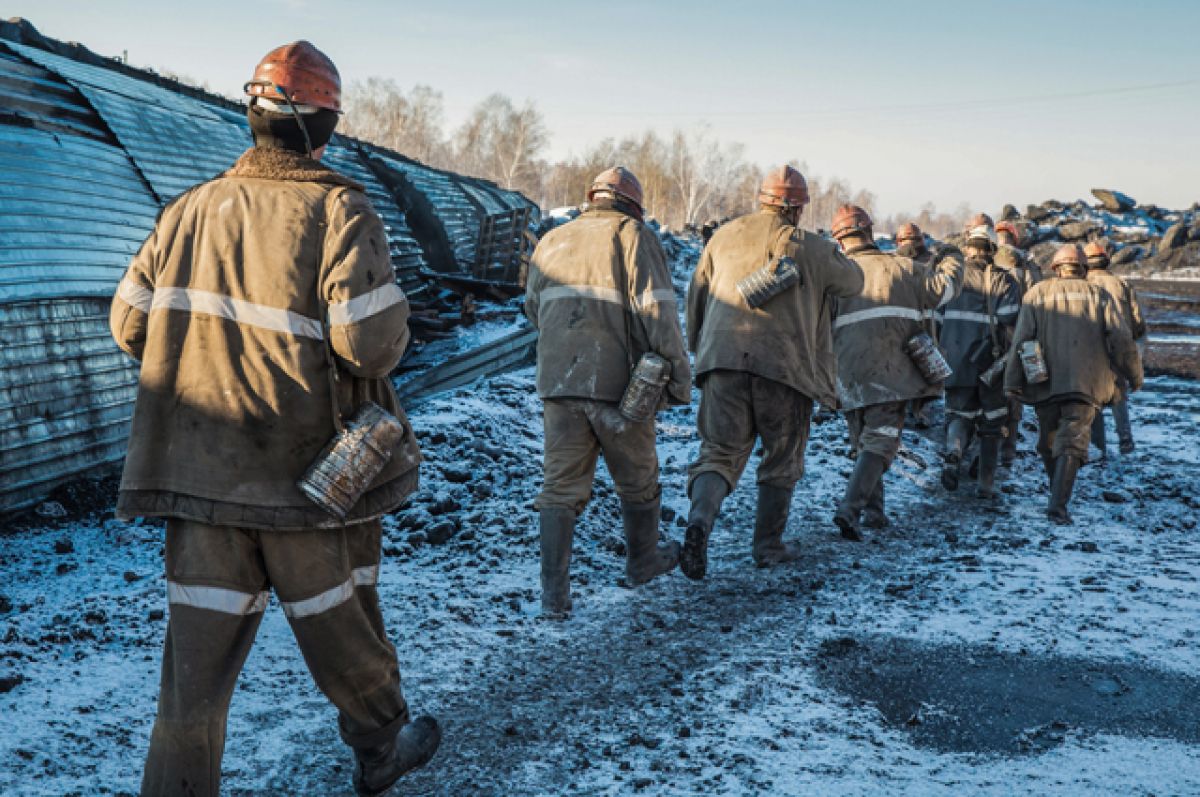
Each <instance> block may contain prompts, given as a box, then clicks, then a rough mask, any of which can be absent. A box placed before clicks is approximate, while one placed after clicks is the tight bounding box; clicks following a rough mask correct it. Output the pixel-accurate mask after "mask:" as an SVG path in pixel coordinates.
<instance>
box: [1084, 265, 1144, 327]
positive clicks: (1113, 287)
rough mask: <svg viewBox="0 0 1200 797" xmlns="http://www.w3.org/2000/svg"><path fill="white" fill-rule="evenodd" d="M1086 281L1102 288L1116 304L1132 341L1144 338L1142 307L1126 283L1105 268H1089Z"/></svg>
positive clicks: (1131, 288)
mask: <svg viewBox="0 0 1200 797" xmlns="http://www.w3.org/2000/svg"><path fill="white" fill-rule="evenodd" d="M1087 281H1088V282H1089V283H1091V284H1092V285H1095V286H1097V287H1099V288H1102V289H1103V290H1104V291H1105V292H1106V293H1108V295H1109V296H1110V297H1112V299H1113V301H1115V302H1116V303H1117V308H1118V309H1119V310H1120V312H1121V318H1123V319H1124V320H1125V323H1126V325H1128V326H1129V331H1130V333H1131V334H1132V335H1133V339H1134V340H1141V339H1142V338H1143V337H1145V335H1146V320H1145V319H1144V318H1143V317H1142V306H1141V305H1140V304H1138V300H1137V294H1136V293H1134V292H1133V287H1132V286H1131V285H1130V284H1129V283H1128V282H1126V281H1125V280H1123V279H1122V278H1120V277H1118V276H1117V275H1116V274H1113V273H1112V272H1111V271H1109V270H1108V269H1106V268H1089V269H1088V273H1087Z"/></svg>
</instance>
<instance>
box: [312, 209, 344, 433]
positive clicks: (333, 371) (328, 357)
mask: <svg viewBox="0 0 1200 797" xmlns="http://www.w3.org/2000/svg"><path fill="white" fill-rule="evenodd" d="M341 190H344V189H342V188H334V189H333V190H332V191H330V192H328V193H327V194H325V198H324V199H323V200H322V201H321V211H322V218H321V224H320V230H321V234H320V241H319V244H320V250H319V251H320V253H321V262H320V264H319V265H318V266H317V313H318V315H319V316H320V321H321V351H322V352H324V354H325V365H326V366H328V367H327V368H326V376H327V377H328V378H329V405H330V407H331V408H332V410H333V427H334V429H336V430H337V432H338V434H342V433H344V432H345V431H346V425H345V424H344V423H342V411H341V409H340V408H339V407H338V381H339V379H340V377H339V376H338V369H337V362H336V361H334V359H333V339H332V335H331V334H330V327H329V303H328V302H326V301H325V296H324V294H323V293H322V291H321V283H322V281H323V279H324V276H325V275H324V274H323V273H322V266H324V265H325V237H326V232H327V231H328V229H329V198H330V197H331V196H333V195H334V194H335V193H337V192H338V191H341Z"/></svg>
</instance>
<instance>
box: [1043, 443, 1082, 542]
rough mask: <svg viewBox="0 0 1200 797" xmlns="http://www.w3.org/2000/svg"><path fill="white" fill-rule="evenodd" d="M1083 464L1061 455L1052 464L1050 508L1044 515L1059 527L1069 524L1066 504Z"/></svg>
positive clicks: (1069, 516)
mask: <svg viewBox="0 0 1200 797" xmlns="http://www.w3.org/2000/svg"><path fill="white" fill-rule="evenodd" d="M1081 464H1083V463H1082V462H1081V460H1080V459H1079V457H1073V456H1071V455H1070V454H1063V455H1062V456H1061V457H1059V458H1058V459H1057V460H1056V461H1055V463H1054V481H1053V482H1051V484H1050V506H1049V508H1048V509H1047V510H1046V515H1047V516H1048V517H1049V518H1050V519H1051V520H1053V521H1054V522H1055V523H1057V524H1058V525H1060V526H1069V525H1070V524H1071V522H1072V521H1071V515H1070V513H1068V512H1067V502H1069V501H1070V500H1071V492H1072V491H1073V490H1074V489H1075V474H1077V473H1078V472H1079V466H1080V465H1081Z"/></svg>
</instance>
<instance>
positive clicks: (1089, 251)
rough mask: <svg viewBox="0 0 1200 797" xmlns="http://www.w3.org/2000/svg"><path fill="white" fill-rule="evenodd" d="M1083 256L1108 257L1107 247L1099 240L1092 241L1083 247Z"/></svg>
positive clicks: (1089, 257)
mask: <svg viewBox="0 0 1200 797" xmlns="http://www.w3.org/2000/svg"><path fill="white" fill-rule="evenodd" d="M1083 256H1084V257H1086V258H1088V259H1091V258H1093V257H1102V258H1104V259H1105V260H1107V259H1108V247H1106V246H1105V245H1104V243H1103V242H1101V241H1092V242H1091V243H1089V244H1088V245H1087V246H1085V247H1083Z"/></svg>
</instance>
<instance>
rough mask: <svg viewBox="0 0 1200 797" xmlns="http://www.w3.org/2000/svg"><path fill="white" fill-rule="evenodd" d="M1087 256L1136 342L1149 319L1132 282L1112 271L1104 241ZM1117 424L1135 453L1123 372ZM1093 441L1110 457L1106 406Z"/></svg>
mask: <svg viewBox="0 0 1200 797" xmlns="http://www.w3.org/2000/svg"><path fill="white" fill-rule="evenodd" d="M1083 254H1084V256H1085V257H1087V281H1088V282H1089V283H1090V284H1092V285H1095V286H1097V287H1099V288H1101V289H1103V290H1104V292H1105V293H1107V294H1108V297H1109V299H1111V300H1112V301H1113V302H1115V303H1116V306H1117V308H1118V309H1119V310H1120V313H1121V318H1122V320H1124V322H1125V325H1126V326H1127V327H1129V331H1130V333H1131V334H1132V335H1133V339H1134V340H1135V341H1137V340H1141V339H1142V338H1143V337H1145V335H1146V322H1145V320H1144V319H1143V318H1142V308H1141V305H1140V304H1138V300H1137V294H1135V293H1134V292H1133V288H1132V287H1131V286H1130V284H1129V283H1128V282H1126V281H1125V280H1124V279H1122V278H1121V277H1118V276H1117V275H1116V274H1113V273H1112V272H1111V271H1109V270H1108V247H1107V246H1106V245H1105V242H1103V241H1093V242H1091V243H1089V244H1088V245H1087V246H1085V247H1084V248H1083ZM1109 406H1111V407H1112V416H1113V424H1114V425H1115V426H1116V427H1117V440H1118V443H1119V445H1120V450H1121V453H1122V454H1132V453H1133V451H1134V444H1133V429H1132V427H1131V426H1130V423H1129V384H1128V382H1127V381H1126V380H1125V379H1124V377H1121V376H1120V375H1118V376H1117V395H1116V396H1115V397H1114V398H1113V401H1112V404H1110V405H1109ZM1092 444H1093V445H1095V446H1096V447H1097V448H1099V449H1100V457H1101V458H1102V459H1103V458H1104V457H1106V456H1107V453H1108V445H1107V442H1106V440H1105V433H1104V408H1103V407H1101V408H1099V409H1098V410H1097V411H1096V417H1095V419H1094V420H1093V421H1092Z"/></svg>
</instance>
